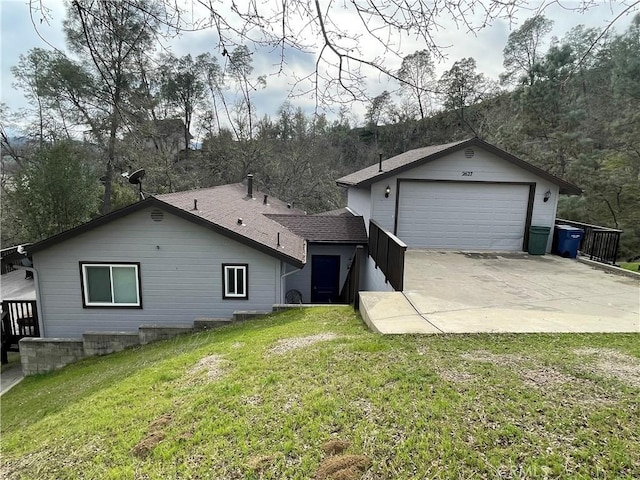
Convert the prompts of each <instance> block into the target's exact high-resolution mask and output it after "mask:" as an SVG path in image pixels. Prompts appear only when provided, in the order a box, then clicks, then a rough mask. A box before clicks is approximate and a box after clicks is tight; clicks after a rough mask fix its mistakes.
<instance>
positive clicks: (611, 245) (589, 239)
mask: <svg viewBox="0 0 640 480" xmlns="http://www.w3.org/2000/svg"><path fill="white" fill-rule="evenodd" d="M556 225H570V226H572V227H576V228H581V229H583V230H584V235H583V236H582V240H581V241H580V246H579V247H578V253H580V255H584V256H587V257H589V259H590V260H595V261H596V262H601V263H611V264H614V263H616V259H617V258H618V248H619V245H620V235H621V234H622V230H616V229H615V228H608V227H602V226H599V225H591V224H589V223H582V222H574V221H573V220H565V219H563V218H556Z"/></svg>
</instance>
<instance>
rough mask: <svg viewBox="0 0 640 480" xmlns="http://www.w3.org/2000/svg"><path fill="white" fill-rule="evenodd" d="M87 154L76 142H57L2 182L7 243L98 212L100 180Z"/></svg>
mask: <svg viewBox="0 0 640 480" xmlns="http://www.w3.org/2000/svg"><path fill="white" fill-rule="evenodd" d="M86 156H87V152H86V151H83V150H82V149H81V148H80V147H78V146H77V145H74V144H72V143H70V142H58V143H55V144H53V145H50V146H45V147H42V148H41V149H39V150H38V151H37V152H35V153H34V155H33V157H32V158H30V159H29V160H28V161H27V162H25V163H24V165H23V167H22V168H20V169H19V170H18V172H17V173H16V174H15V175H14V177H13V178H12V179H11V180H9V181H8V182H7V183H6V184H5V185H4V195H3V201H2V209H3V223H4V225H3V227H5V228H8V232H5V231H4V228H3V243H4V242H8V243H23V242H33V241H36V240H40V239H42V238H45V237H48V236H51V235H55V234H57V233H60V232H62V231H64V230H68V229H70V228H73V227H75V226H77V225H79V224H81V223H83V222H86V221H88V220H90V219H91V217H92V216H94V215H96V214H97V212H98V207H99V205H100V201H99V195H100V190H101V189H100V183H99V182H98V180H97V176H96V175H95V172H94V171H93V170H92V169H91V168H90V167H88V166H87V162H86ZM5 235H7V236H5ZM9 235H10V236H11V238H8V237H9Z"/></svg>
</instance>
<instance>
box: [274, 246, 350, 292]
mask: <svg viewBox="0 0 640 480" xmlns="http://www.w3.org/2000/svg"><path fill="white" fill-rule="evenodd" d="M355 251H356V247H355V245H321V244H313V243H310V244H308V246H307V264H306V265H305V266H304V268H303V269H302V270H300V271H299V272H296V273H293V274H291V275H289V276H288V277H286V285H287V287H286V289H285V293H286V292H287V291H289V290H291V289H295V290H298V291H299V292H300V293H301V294H302V301H303V302H304V303H310V302H311V257H312V256H313V255H340V289H342V286H343V285H344V282H345V280H346V278H347V272H348V268H349V265H350V264H351V259H352V258H353V255H354V253H355ZM289 268H291V267H289Z"/></svg>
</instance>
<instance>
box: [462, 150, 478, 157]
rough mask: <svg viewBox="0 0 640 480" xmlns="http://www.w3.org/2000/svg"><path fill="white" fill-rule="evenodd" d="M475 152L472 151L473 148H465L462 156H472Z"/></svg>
mask: <svg viewBox="0 0 640 480" xmlns="http://www.w3.org/2000/svg"><path fill="white" fill-rule="evenodd" d="M475 154H476V152H474V151H473V148H467V149H465V151H464V156H465V157H467V158H473V156H474V155H475Z"/></svg>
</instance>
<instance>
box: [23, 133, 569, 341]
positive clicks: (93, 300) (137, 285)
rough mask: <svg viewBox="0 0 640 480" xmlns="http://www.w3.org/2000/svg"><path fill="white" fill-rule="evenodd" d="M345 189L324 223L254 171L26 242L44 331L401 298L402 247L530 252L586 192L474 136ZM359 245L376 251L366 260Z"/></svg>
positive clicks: (71, 332) (408, 155)
mask: <svg viewBox="0 0 640 480" xmlns="http://www.w3.org/2000/svg"><path fill="white" fill-rule="evenodd" d="M337 182H338V184H339V185H342V186H344V187H345V188H346V189H347V196H348V206H347V208H345V209H340V210H338V211H333V212H326V213H325V214H323V215H305V214H304V212H302V211H300V210H297V209H295V208H292V207H291V205H288V204H286V203H284V202H282V201H280V200H278V199H276V198H273V197H269V196H268V195H265V194H263V193H260V192H257V191H256V192H254V190H253V178H252V176H251V175H249V176H248V178H247V184H246V185H244V184H233V185H223V186H218V187H212V188H207V189H201V190H192V191H186V192H178V193H170V194H164V195H158V196H155V197H149V198H147V199H145V200H142V201H140V202H138V203H136V204H133V205H130V206H128V207H125V208H123V209H121V210H118V211H115V212H112V213H110V214H108V215H105V216H102V217H99V218H97V219H95V220H93V221H91V222H89V223H86V224H84V225H81V226H79V227H77V228H74V229H72V230H69V231H67V232H64V233H61V234H59V235H56V236H54V237H50V238H48V239H45V240H43V241H41V242H38V243H35V244H33V245H30V246H27V247H26V254H27V255H29V256H31V257H32V260H33V267H34V269H35V271H36V273H37V275H36V276H37V279H36V284H37V299H38V302H39V305H38V312H40V313H41V315H40V316H41V318H40V319H39V326H40V332H41V334H42V336H44V337H78V336H80V335H82V333H83V332H86V331H130V330H135V329H137V328H138V326H140V325H142V324H156V325H175V324H191V323H193V321H194V320H195V319H197V318H201V317H205V318H229V317H231V316H232V315H233V313H234V312H236V311H238V310H242V311H246V310H251V311H270V310H271V309H272V306H273V305H274V304H279V303H297V302H302V303H328V302H337V301H340V300H341V293H342V292H343V290H345V285H347V284H349V287H350V288H351V285H352V284H354V283H355V284H356V286H357V287H358V288H357V289H358V290H360V291H362V290H370V291H389V290H400V291H401V290H402V281H403V268H404V250H405V249H406V248H427V249H455V250H494V251H495V250H499V251H522V250H526V249H527V244H528V237H529V229H530V227H531V226H543V227H553V225H554V222H555V217H556V207H557V202H558V195H559V194H578V193H580V189H579V188H578V187H576V186H574V185H572V184H570V183H567V182H565V181H564V180H562V179H560V178H557V177H555V176H553V175H550V174H549V173H547V172H545V171H543V170H541V169H539V168H537V167H535V166H533V165H531V164H529V163H527V162H525V161H523V160H521V159H519V158H517V157H515V156H513V155H511V154H509V153H507V152H505V151H503V150H501V149H499V148H497V147H495V146H493V145H490V144H488V143H486V142H484V141H482V140H479V139H477V138H473V139H468V140H464V141H460V142H454V143H449V144H446V145H438V146H431V147H424V148H419V149H415V150H411V151H408V152H405V153H403V154H401V155H398V156H396V157H393V158H390V159H388V160H385V161H381V162H380V163H379V164H376V165H373V166H370V167H367V168H365V169H363V170H360V171H358V172H355V173H352V174H350V175H347V176H345V177H342V178H341V179H339V180H338V181H337ZM551 242H552V239H551V238H549V239H548V244H547V250H549V249H550V247H551ZM361 245H367V249H368V252H367V253H368V256H367V258H366V260H365V261H363V262H362V263H361V264H358V262H356V261H355V259H356V258H358V255H357V252H358V251H359V250H358V248H357V247H358V246H361ZM354 265H356V267H357V268H354V267H353V266H354ZM358 265H359V266H358ZM353 271H357V272H358V274H357V275H353V276H356V277H357V278H359V280H358V281H355V282H354V281H352V276H351V277H350V274H351V273H352V272H353Z"/></svg>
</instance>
